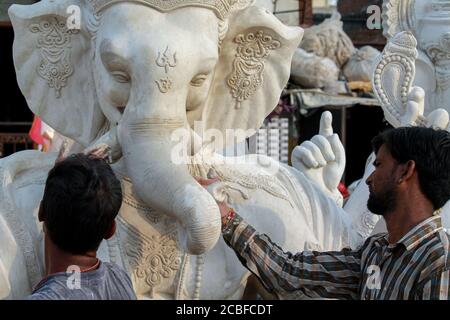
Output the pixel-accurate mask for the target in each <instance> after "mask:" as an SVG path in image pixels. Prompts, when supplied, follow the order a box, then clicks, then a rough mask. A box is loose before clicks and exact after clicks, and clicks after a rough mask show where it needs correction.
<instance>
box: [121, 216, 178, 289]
mask: <svg viewBox="0 0 450 320" xmlns="http://www.w3.org/2000/svg"><path fill="white" fill-rule="evenodd" d="M121 222H122V224H123V225H124V226H125V227H126V229H128V230H127V232H126V234H127V240H128V241H126V244H125V252H126V254H127V256H128V259H129V261H130V267H131V268H132V270H133V273H134V275H135V276H136V278H138V279H142V280H144V281H145V283H146V284H147V285H148V286H149V288H150V292H149V294H150V297H153V294H154V290H155V289H156V288H157V287H158V286H159V285H161V283H162V282H163V280H164V279H170V278H172V277H174V276H175V273H176V272H177V271H178V270H179V269H180V266H181V262H182V256H181V253H180V251H179V250H178V246H177V240H176V231H175V230H173V231H171V232H168V233H167V234H159V233H155V234H152V235H149V236H147V235H144V234H142V233H140V232H139V231H138V230H137V229H136V228H134V227H132V226H131V225H129V224H128V223H127V222H125V221H122V220H121Z"/></svg>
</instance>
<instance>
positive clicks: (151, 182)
mask: <svg viewBox="0 0 450 320" xmlns="http://www.w3.org/2000/svg"><path fill="white" fill-rule="evenodd" d="M73 5H75V6H77V7H78V8H79V9H80V13H81V16H82V22H83V23H82V24H81V28H80V29H70V28H68V25H67V9H68V7H70V6H73ZM9 15H10V18H11V21H12V25H13V27H14V32H15V40H14V62H15V66H16V71H17V79H18V83H19V86H20V89H21V90H22V93H23V94H24V96H25V98H26V100H27V103H28V105H29V107H30V109H31V110H32V111H33V112H34V113H35V114H36V115H38V116H40V117H41V118H42V119H43V121H45V122H46V123H48V124H49V125H50V126H51V127H52V128H54V129H55V130H57V131H58V132H60V133H61V134H63V135H64V136H67V137H68V138H71V139H73V140H74V141H76V142H77V143H79V144H81V145H82V146H83V147H84V148H86V149H87V150H89V149H91V148H95V147H96V146H100V145H107V146H108V147H109V148H110V149H111V157H112V160H113V161H114V164H113V169H114V171H115V173H116V174H117V176H118V177H119V178H120V180H121V182H122V188H123V194H124V202H123V206H122V208H121V211H120V213H119V216H118V218H117V221H118V228H117V233H116V235H115V236H114V237H113V238H112V239H111V240H109V241H107V242H104V243H103V244H102V246H101V248H100V252H99V255H100V257H101V258H102V259H103V260H106V261H113V262H115V263H117V264H119V265H120V266H122V267H123V268H124V269H125V270H126V271H127V272H128V273H129V275H130V276H131V278H132V281H133V285H134V288H135V291H136V294H137V295H138V297H139V298H142V299H185V298H187V299H227V298H240V297H242V293H243V291H244V289H245V284H246V281H247V278H248V277H249V275H250V273H249V271H248V270H247V269H246V268H244V267H243V266H242V264H241V263H240V262H239V260H238V259H237V257H236V256H235V254H234V252H233V251H232V250H231V249H230V248H228V247H227V246H226V245H225V243H224V241H223V239H222V238H221V231H220V214H219V209H218V206H217V204H216V200H217V199H219V198H220V199H225V200H226V201H227V202H228V203H229V204H230V205H231V206H233V207H234V208H235V209H236V210H237V211H238V212H239V213H240V214H241V215H242V216H243V217H244V218H246V219H247V220H248V221H249V222H250V223H251V224H253V225H254V226H255V227H256V228H257V229H258V230H260V231H261V232H265V233H267V234H268V235H269V236H270V237H272V238H273V240H274V241H276V242H277V243H279V244H280V245H281V246H283V247H284V248H285V249H286V250H291V251H299V250H303V249H305V248H310V249H318V250H334V249H340V248H342V247H344V246H353V247H354V246H357V245H358V244H359V243H360V242H361V241H362V240H363V239H362V237H360V236H359V235H358V233H356V232H355V231H354V229H353V226H352V221H351V220H350V219H349V218H348V216H347V215H346V214H345V212H344V211H343V210H342V209H341V208H340V207H339V206H338V205H337V204H336V202H335V201H334V200H332V199H331V198H330V197H328V196H327V195H326V193H324V192H322V191H321V189H320V187H318V186H317V185H316V184H315V183H313V182H311V180H309V179H308V178H306V177H305V176H304V175H303V174H302V173H300V172H299V171H297V170H296V169H294V168H292V167H288V166H284V165H281V164H279V163H278V162H275V161H273V160H271V159H269V158H267V157H264V156H256V155H251V156H245V157H240V158H223V157H221V156H219V155H218V154H216V153H215V151H216V150H221V149H223V148H224V147H225V146H226V143H225V142H223V143H221V142H219V141H218V139H216V140H215V141H214V143H211V141H212V140H213V139H211V137H210V136H209V137H208V133H210V132H211V131H212V132H214V135H215V136H216V137H218V136H222V137H223V136H226V132H227V130H228V131H229V130H236V129H240V130H241V132H244V133H245V134H243V135H240V138H239V139H240V140H239V139H238V140H239V141H242V140H243V139H245V138H246V137H248V136H250V135H252V134H253V133H254V132H255V131H256V130H257V129H258V128H259V127H260V126H261V125H262V123H263V121H264V119H265V117H266V116H267V115H268V114H269V113H270V112H271V111H272V110H273V109H274V107H275V106H276V105H277V103H278V100H279V96H280V94H281V91H282V90H283V88H284V86H285V84H286V82H287V80H288V78H289V75H290V66H291V60H292V56H293V54H294V51H295V49H296V48H297V46H298V44H299V42H300V40H301V38H302V34H303V30H302V29H301V28H298V27H297V28H293V27H287V26H285V25H283V24H282V23H281V22H280V21H279V20H277V18H275V17H274V16H273V15H272V14H271V13H270V12H268V11H267V10H265V9H262V8H260V7H257V6H252V1H247V0H220V1H217V0H186V1H178V0H167V1H157V0H123V1H116V0H60V1H51V0H43V1H40V2H38V3H36V4H33V5H27V6H20V5H13V6H11V7H10V9H9ZM196 122H200V123H201V127H202V130H203V131H202V130H200V131H198V130H194V127H195V123H196ZM183 130H184V131H183ZM180 131H181V132H184V133H185V134H183V135H181V136H179V137H181V139H180V140H174V135H176V133H179V132H180ZM239 141H232V142H231V143H238V142H239ZM227 142H228V141H227ZM180 146H181V147H182V148H181V149H182V150H188V152H186V153H184V152H181V156H179V157H178V160H180V159H181V161H179V162H177V161H174V159H173V154H174V150H178V149H177V148H179V147H180ZM175 154H178V155H179V153H177V152H175ZM56 156H57V155H56V154H53V153H48V154H44V153H40V152H37V151H24V152H19V153H16V154H14V155H12V156H10V157H8V158H5V159H2V160H0V188H1V190H0V298H3V299H13V298H21V297H23V296H25V295H27V294H29V293H30V292H31V290H32V288H33V286H34V285H36V284H37V282H38V281H39V280H40V279H41V277H42V276H43V271H44V263H43V248H42V245H43V240H42V225H41V224H40V223H39V222H38V220H37V209H38V207H39V202H40V199H41V197H42V194H43V188H44V184H45V179H46V176H47V174H48V171H49V170H50V168H51V167H52V166H53V163H54V161H55V159H56ZM230 159H231V160H233V161H231V163H230V161H229V160H230ZM210 171H214V172H215V173H216V174H217V175H218V177H219V179H220V183H218V185H216V186H214V188H213V190H210V191H211V193H210V192H208V191H207V190H205V189H204V188H202V187H201V186H200V185H199V184H198V183H197V181H196V180H195V179H194V177H195V176H199V177H203V178H206V176H207V173H208V172H210Z"/></svg>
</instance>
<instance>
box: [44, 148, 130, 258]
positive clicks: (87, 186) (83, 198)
mask: <svg viewBox="0 0 450 320" xmlns="http://www.w3.org/2000/svg"><path fill="white" fill-rule="evenodd" d="M121 204H122V189H121V185H120V182H119V180H118V179H117V178H116V176H115V175H114V172H113V171H112V169H111V167H110V166H109V165H108V164H107V163H106V162H105V161H104V160H101V159H97V158H94V157H90V156H86V155H83V154H75V155H72V156H69V157H67V158H66V159H64V160H62V161H61V162H58V163H57V164H56V165H55V166H54V168H53V169H52V170H51V171H50V172H49V174H48V178H47V182H46V184H45V191H44V197H43V199H42V208H41V209H42V219H43V220H44V223H45V226H46V228H47V232H48V234H49V236H50V239H51V240H52V241H53V243H54V244H55V245H56V246H57V247H58V248H59V249H61V250H63V251H65V252H69V253H72V254H84V253H86V252H88V251H92V250H94V251H95V250H97V249H98V247H99V245H100V243H101V241H102V240H103V238H104V236H105V235H106V233H107V232H108V230H110V228H111V227H112V224H113V222H114V219H115V218H116V216H117V214H118V212H119V209H120V206H121Z"/></svg>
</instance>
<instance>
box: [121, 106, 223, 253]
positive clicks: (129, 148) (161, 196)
mask: <svg viewBox="0 0 450 320" xmlns="http://www.w3.org/2000/svg"><path fill="white" fill-rule="evenodd" d="M170 107H171V108H169V106H163V107H162V108H163V109H161V106H160V108H158V109H159V110H171V109H172V110H173V108H174V107H173V105H172V106H170ZM144 109H146V110H149V108H140V107H139V106H136V107H128V106H127V108H126V110H125V112H124V115H123V118H122V120H121V121H120V123H119V126H118V139H119V143H120V145H121V147H122V152H123V155H124V161H125V166H126V168H127V171H128V175H129V176H130V178H131V180H132V182H133V189H134V192H135V193H136V194H137V195H138V197H139V198H141V200H143V201H144V202H145V203H146V204H147V205H149V206H150V207H151V208H154V209H156V210H159V211H161V212H164V213H165V214H168V215H170V216H172V217H173V218H175V219H176V220H177V221H178V227H179V230H178V238H179V241H180V245H181V247H182V249H184V250H186V251H187V252H188V253H190V254H202V253H204V252H207V251H208V250H210V249H211V248H212V247H213V246H214V245H215V244H216V242H217V240H218V239H219V236H220V232H221V230H220V225H221V223H220V212H219V208H218V206H217V203H216V201H215V200H214V198H213V197H212V196H211V195H210V194H209V193H208V192H207V191H206V190H205V189H204V188H203V187H202V186H200V184H198V182H197V181H196V180H195V179H194V178H193V177H192V176H191V175H190V174H189V171H188V166H187V162H186V161H181V162H182V164H179V163H180V161H173V159H172V156H171V155H172V151H173V148H174V147H175V146H176V145H175V143H174V142H173V141H172V139H171V136H172V133H173V132H174V130H177V129H180V128H183V127H184V126H185V125H184V124H185V121H184V120H183V119H180V116H178V119H179V120H176V119H177V118H176V117H174V116H173V115H171V116H169V115H168V114H167V113H165V114H164V115H162V113H163V112H159V113H158V115H155V113H157V111H154V112H151V114H149V112H147V111H145V112H142V110H144ZM179 114H181V113H179Z"/></svg>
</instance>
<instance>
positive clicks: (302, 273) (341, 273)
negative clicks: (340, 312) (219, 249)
mask: <svg viewBox="0 0 450 320" xmlns="http://www.w3.org/2000/svg"><path fill="white" fill-rule="evenodd" d="M233 216H234V217H233V219H228V220H230V221H228V222H227V221H226V219H225V221H224V227H223V237H224V239H225V241H226V242H227V244H228V245H229V246H230V247H231V248H232V249H234V251H235V252H236V254H237V255H238V258H239V259H240V260H241V262H242V263H243V264H244V265H245V266H246V267H247V268H248V269H249V270H250V271H252V272H253V273H254V274H255V275H256V276H257V277H258V278H259V279H260V280H261V282H262V283H263V285H264V286H265V287H266V288H267V289H268V290H269V291H270V292H272V293H276V294H278V295H280V296H287V295H289V294H293V293H294V292H298V291H300V292H301V293H303V294H305V295H306V296H308V297H311V298H328V299H359V294H358V293H359V282H360V276H361V266H360V265H361V263H360V258H361V254H360V251H352V250H350V249H344V250H343V251H338V252H316V251H304V252H300V253H297V254H295V255H294V254H292V253H290V252H284V251H283V250H282V249H281V248H280V247H279V246H277V245H276V244H274V243H273V242H272V241H271V240H270V238H269V237H268V236H266V235H264V234H259V233H257V232H256V230H255V229H254V228H253V227H252V226H250V225H248V224H247V223H246V222H245V221H244V220H243V219H242V218H241V217H240V216H239V215H238V214H236V213H233Z"/></svg>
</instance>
